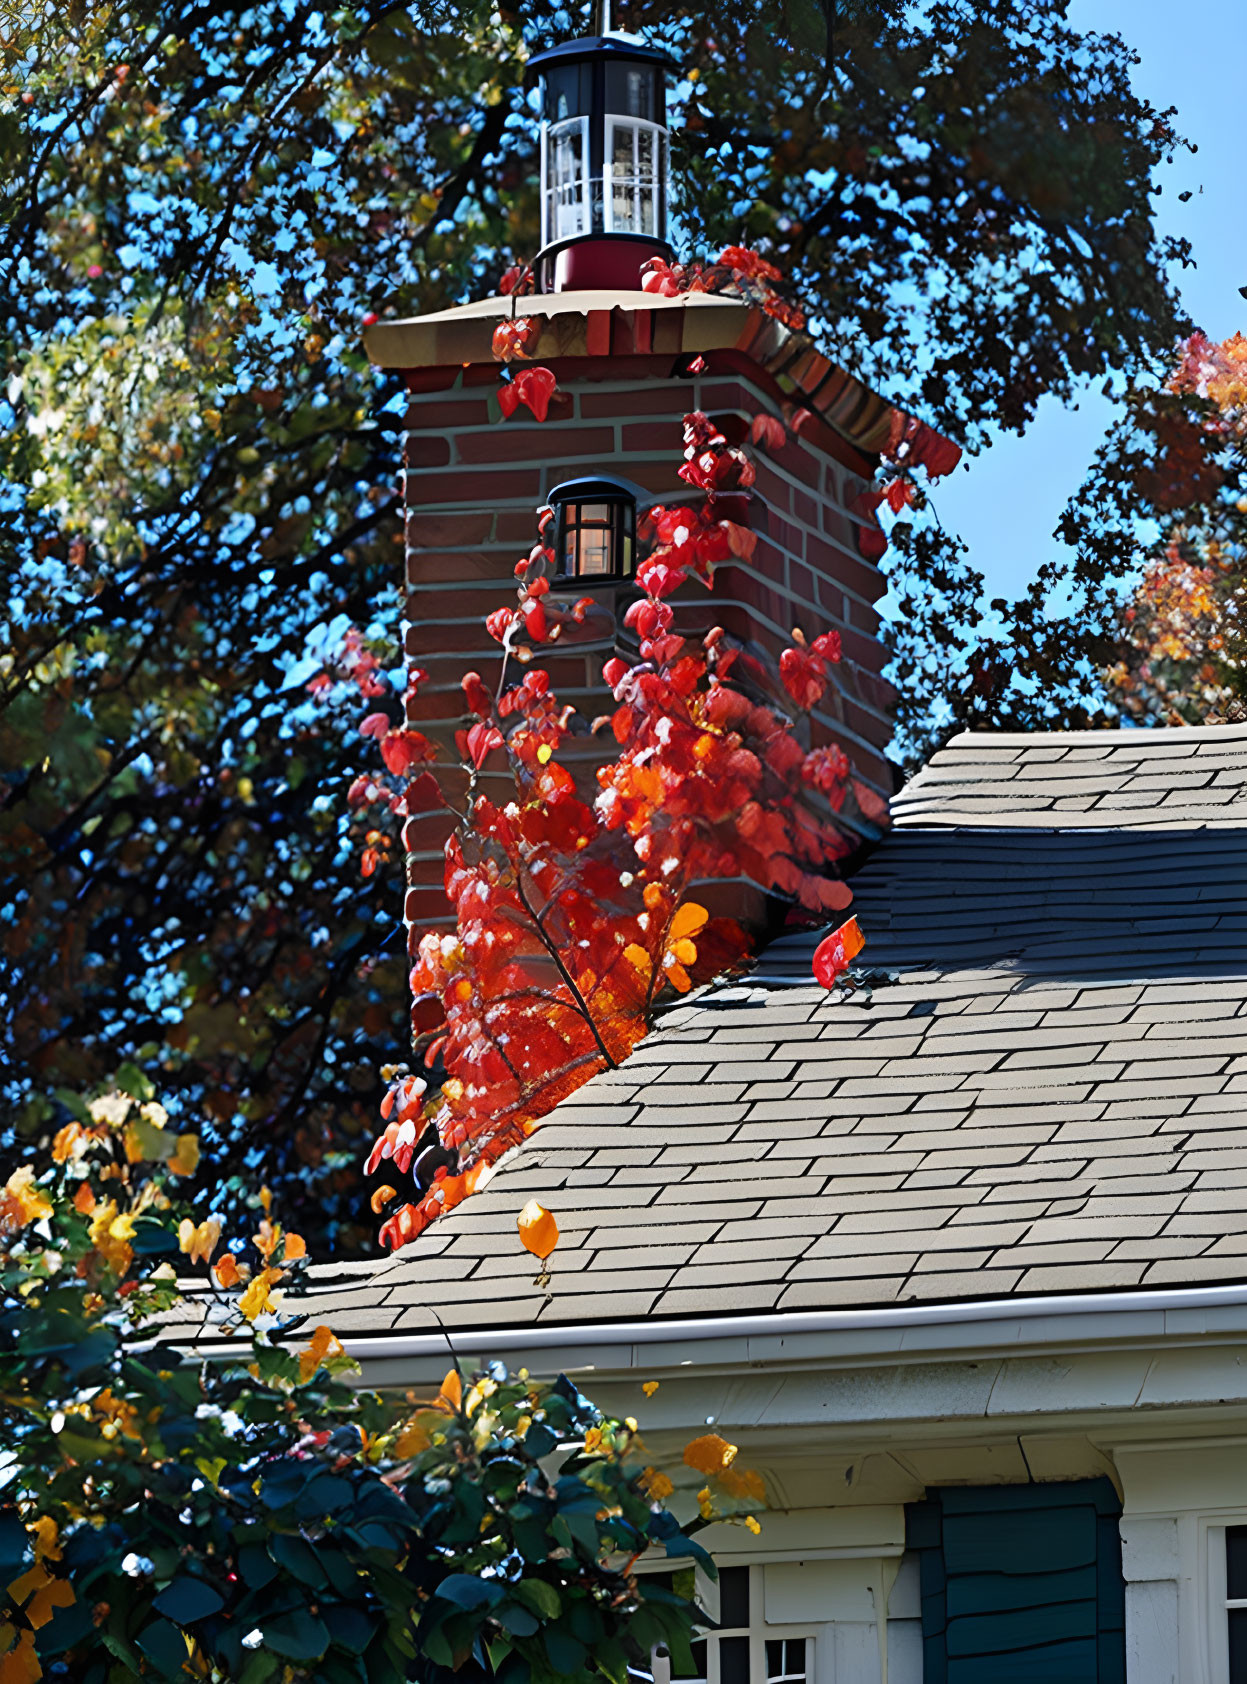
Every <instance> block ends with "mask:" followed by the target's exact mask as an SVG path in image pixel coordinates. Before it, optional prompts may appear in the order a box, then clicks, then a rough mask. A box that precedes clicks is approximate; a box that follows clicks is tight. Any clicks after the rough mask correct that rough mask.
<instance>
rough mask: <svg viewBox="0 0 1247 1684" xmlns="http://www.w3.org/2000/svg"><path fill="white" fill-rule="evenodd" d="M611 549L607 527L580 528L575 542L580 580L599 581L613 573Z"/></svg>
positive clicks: (609, 533)
mask: <svg viewBox="0 0 1247 1684" xmlns="http://www.w3.org/2000/svg"><path fill="white" fill-rule="evenodd" d="M612 548H613V545H612V543H611V529H610V527H609V526H582V527H581V528H580V529H579V532H578V534H577V541H576V563H577V564H576V572H577V574H578V575H579V576H580V577H581V578H582V579H584V578H598V579H601V578H605V577H606V575H607V574H609V573H613V572H614V571H615V569H614V567H613V566H612V561H613V559H614V558H613V557H612V555H611V550H612Z"/></svg>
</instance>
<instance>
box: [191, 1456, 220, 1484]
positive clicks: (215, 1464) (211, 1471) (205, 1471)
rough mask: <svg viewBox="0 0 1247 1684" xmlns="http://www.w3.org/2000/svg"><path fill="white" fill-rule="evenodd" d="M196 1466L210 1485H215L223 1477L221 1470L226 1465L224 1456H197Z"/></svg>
mask: <svg viewBox="0 0 1247 1684" xmlns="http://www.w3.org/2000/svg"><path fill="white" fill-rule="evenodd" d="M195 1466H196V1467H197V1468H198V1469H199V1471H200V1473H201V1474H202V1475H203V1477H204V1478H205V1479H206V1480H207V1482H208V1484H209V1485H215V1484H216V1483H217V1481H218V1480H219V1479H220V1477H221V1470H222V1469H223V1468H224V1466H225V1457H224V1456H196V1458H195Z"/></svg>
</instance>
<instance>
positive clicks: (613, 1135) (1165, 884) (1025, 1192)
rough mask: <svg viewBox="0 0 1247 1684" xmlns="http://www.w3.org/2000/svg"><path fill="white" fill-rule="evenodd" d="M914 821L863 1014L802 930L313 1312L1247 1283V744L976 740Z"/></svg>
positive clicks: (680, 1011) (898, 1299)
mask: <svg viewBox="0 0 1247 1684" xmlns="http://www.w3.org/2000/svg"><path fill="white" fill-rule="evenodd" d="M1071 784H1072V785H1075V786H1077V787H1076V789H1071ZM1071 800H1073V801H1076V802H1079V803H1082V805H1080V806H1077V807H1075V808H1070V807H1069V806H1067V805H1065V803H1068V802H1069V801H1071ZM896 807H897V814H896V816H897V821H898V823H897V828H896V830H895V832H894V833H893V834H892V836H891V837H890V838H889V839H888V840H887V841H886V842H885V844H884V845H883V847H882V848H881V849H880V850H879V851H878V853H877V854H876V855H875V857H874V858H873V860H872V861H871V862H870V863H869V864H868V865H867V867H866V868H865V869H864V870H863V871H862V872H861V874H860V875H859V877H858V879H857V882H856V884H855V888H856V892H857V904H856V911H857V913H858V916H859V918H860V920H861V923H862V926H863V928H864V929H865V931H866V933H867V937H868V947H867V951H866V953H865V954H864V955H863V958H864V959H865V960H867V961H869V963H870V964H871V965H872V966H873V967H875V968H876V970H882V971H885V972H887V973H889V974H890V978H891V979H890V980H888V979H887V978H885V979H883V980H881V981H880V982H879V983H878V984H877V986H875V988H874V991H873V994H872V995H871V997H870V998H867V997H866V995H865V994H864V992H859V993H857V994H855V995H852V996H849V997H847V998H845V997H841V996H836V997H832V996H829V995H827V994H825V993H824V992H823V991H822V990H821V989H819V988H817V987H816V986H813V985H812V984H809V983H808V982H807V981H806V980H805V979H807V978H808V977H809V974H810V970H809V966H810V956H811V953H812V949H813V946H814V941H815V938H814V937H812V936H809V935H800V936H792V937H789V938H786V939H784V940H782V941H779V942H776V943H774V944H773V945H772V946H771V947H769V948H768V949H767V950H766V951H765V952H764V953H763V954H762V956H761V959H760V961H759V964H758V967H757V970H756V973H755V974H754V976H753V977H751V978H750V979H748V980H747V981H746V982H744V983H743V984H742V983H737V984H735V985H730V986H720V987H718V988H716V989H713V990H711V991H709V992H707V993H706V994H704V995H702V996H701V997H700V998H698V999H696V1000H694V1001H691V1002H687V1003H685V1004H683V1005H681V1006H680V1007H679V1008H677V1009H676V1010H674V1011H673V1012H671V1013H670V1014H669V1015H668V1016H667V1017H666V1018H665V1020H664V1022H663V1024H662V1025H661V1027H660V1028H659V1030H658V1031H657V1032H656V1033H655V1034H653V1035H652V1036H651V1037H650V1038H649V1039H648V1040H647V1041H646V1042H645V1043H644V1044H643V1045H642V1046H641V1047H640V1048H639V1049H638V1051H637V1052H636V1053H635V1054H634V1056H633V1057H632V1058H631V1059H630V1060H629V1061H628V1062H627V1064H626V1065H625V1066H624V1067H623V1068H621V1069H619V1070H617V1071H613V1072H610V1073H608V1074H605V1075H602V1076H600V1077H597V1078H595V1080H594V1081H592V1082H591V1083H589V1084H588V1085H587V1086H586V1087H584V1088H583V1089H581V1091H580V1092H579V1093H577V1094H576V1095H575V1096H574V1097H573V1098H572V1099H571V1100H570V1101H569V1102H568V1103H566V1104H564V1105H562V1106H560V1107H559V1108H558V1110H557V1111H555V1112H554V1113H553V1114H552V1115H551V1116H550V1117H549V1118H548V1119H547V1120H546V1121H545V1123H544V1124H543V1125H542V1127H541V1128H540V1130H539V1131H538V1133H537V1134H536V1135H535V1136H534V1137H533V1139H532V1140H531V1141H529V1142H528V1143H527V1144H526V1145H525V1146H524V1147H523V1148H522V1149H521V1150H520V1151H519V1152H518V1153H517V1154H516V1155H515V1157H514V1158H513V1159H511V1160H510V1161H509V1162H507V1163H505V1164H504V1165H503V1166H502V1167H501V1168H500V1169H499V1171H498V1172H497V1173H496V1175H495V1176H494V1178H493V1180H492V1181H491V1182H490V1183H489V1185H488V1186H487V1187H485V1188H484V1189H483V1190H482V1191H480V1192H478V1193H477V1194H475V1195H474V1196H473V1197H472V1198H471V1199H469V1200H468V1201H467V1202H466V1203H465V1204H464V1205H463V1206H461V1207H460V1208H459V1209H458V1210H456V1211H455V1212H453V1213H452V1214H451V1215H450V1216H449V1217H447V1218H443V1219H442V1220H441V1221H440V1222H439V1223H437V1224H436V1225H435V1226H434V1227H433V1228H432V1229H431V1230H430V1231H429V1232H428V1233H427V1234H426V1235H425V1236H423V1237H422V1238H421V1240H419V1241H418V1242H417V1243H416V1244H415V1245H413V1246H411V1247H409V1248H407V1249H406V1250H405V1251H403V1252H401V1253H400V1254H399V1255H398V1256H397V1257H396V1258H395V1259H394V1260H393V1261H391V1262H387V1263H386V1264H384V1265H382V1266H380V1267H378V1268H377V1269H376V1270H375V1271H374V1272H373V1273H371V1274H369V1275H367V1276H366V1277H365V1278H364V1279H359V1278H356V1279H355V1280H354V1281H353V1282H352V1283H350V1284H346V1283H341V1284H338V1285H336V1286H335V1285H334V1284H333V1283H332V1281H331V1280H330V1279H327V1280H326V1283H325V1284H326V1288H327V1289H328V1295H327V1296H326V1298H325V1300H324V1302H323V1303H318V1305H317V1306H315V1308H316V1309H317V1312H318V1313H321V1312H323V1313H325V1314H327V1315H332V1318H333V1325H334V1328H335V1331H339V1332H342V1333H346V1332H355V1333H359V1332H363V1331H381V1330H383V1329H384V1330H388V1329H391V1328H393V1329H396V1330H399V1331H415V1330H419V1329H424V1328H430V1327H433V1326H435V1325H436V1323H435V1320H434V1313H436V1316H437V1317H439V1318H440V1319H441V1321H442V1322H443V1323H444V1324H445V1325H446V1326H447V1327H449V1328H460V1329H463V1328H470V1327H474V1326H479V1327H485V1326H492V1327H504V1326H512V1327H513V1326H516V1325H524V1324H527V1323H529V1322H536V1323H537V1324H539V1325H546V1324H551V1323H568V1324H570V1323H585V1322H594V1323H600V1322H606V1321H611V1320H615V1319H636V1318H638V1317H677V1316H678V1317H686V1316H690V1315H714V1314H717V1313H725V1312H734V1313H737V1314H739V1313H748V1312H751V1311H754V1312H769V1311H773V1310H780V1311H783V1310H789V1309H802V1310H805V1309H812V1308H828V1309H830V1308H838V1307H844V1306H863V1307H865V1306H870V1305H877V1304H890V1303H904V1302H912V1301H940V1300H956V1299H962V1298H976V1299H983V1298H991V1297H995V1296H1002V1295H1009V1294H1015V1293H1020V1294H1026V1295H1033V1294H1036V1293H1046V1292H1054V1293H1055V1292H1062V1293H1064V1292H1068V1291H1086V1290H1101V1291H1103V1290H1120V1289H1123V1288H1131V1287H1152V1286H1161V1285H1171V1284H1173V1283H1183V1284H1195V1283H1203V1282H1212V1281H1232V1280H1240V1279H1244V1278H1247V1121H1244V1118H1243V1107H1244V1104H1245V1102H1247V942H1245V940H1244V937H1245V936H1247V825H1245V824H1244V820H1245V819H1247V728H1242V727H1222V728H1215V729H1214V728H1207V729H1203V730H1172V731H1157V732H1155V733H1151V734H1145V733H1142V732H1106V733H1095V734H1091V733H1086V734H1073V735H1070V734H1062V735H1052V736H1033V737H1007V736H1006V737H995V738H988V737H982V736H964V737H959V738H957V739H955V740H954V742H953V743H952V744H951V745H950V746H949V747H948V748H947V749H946V750H944V751H943V752H942V753H941V754H939V755H937V756H936V757H935V759H934V760H933V762H932V764H931V765H930V766H929V767H928V768H927V769H926V770H925V771H924V772H923V773H922V774H921V775H920V776H919V777H918V778H917V779H916V780H915V781H914V782H913V783H912V784H911V785H910V786H909V788H908V789H907V790H906V791H905V793H904V796H903V797H902V798H901V799H899V800H898V802H897V804H896ZM1041 826H1046V828H1041ZM1058 827H1059V828H1058ZM1196 827H1198V828H1196ZM533 1197H536V1198H538V1199H540V1200H541V1202H542V1203H543V1204H545V1205H547V1206H548V1207H549V1209H551V1210H552V1211H553V1212H554V1213H555V1215H556V1217H557V1220H558V1223H559V1226H560V1228H561V1230H562V1238H561V1241H560V1243H559V1247H558V1250H557V1252H556V1253H555V1257H554V1259H553V1269H554V1273H553V1283H552V1287H551V1289H550V1291H549V1292H548V1293H547V1292H546V1291H543V1290H542V1289H540V1288H538V1287H536V1286H535V1285H534V1284H533V1274H534V1269H533V1266H532V1263H531V1260H530V1259H529V1258H528V1257H527V1255H526V1254H525V1253H523V1252H522V1251H521V1250H520V1247H519V1243H518V1239H517V1235H516V1226H515V1224H516V1216H517V1213H518V1211H519V1209H520V1207H521V1205H522V1204H523V1203H524V1201H525V1200H527V1199H529V1198H533ZM365 1282H366V1284H365Z"/></svg>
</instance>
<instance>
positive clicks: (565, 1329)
mask: <svg viewBox="0 0 1247 1684" xmlns="http://www.w3.org/2000/svg"><path fill="white" fill-rule="evenodd" d="M304 1302H305V1303H306V1304H307V1306H308V1308H307V1315H308V1317H309V1318H311V1317H314V1316H315V1313H316V1311H315V1296H314V1295H312V1296H311V1297H310V1298H309V1299H307V1300H305V1301H304ZM1218 1310H1221V1311H1235V1310H1238V1311H1242V1312H1244V1313H1243V1315H1242V1317H1241V1318H1239V1317H1234V1316H1230V1317H1227V1318H1226V1325H1225V1329H1224V1331H1226V1332H1233V1331H1237V1330H1238V1327H1239V1324H1240V1321H1241V1328H1242V1331H1244V1332H1247V1283H1244V1282H1237V1283H1234V1284H1232V1285H1229V1286H1199V1287H1166V1288H1164V1289H1158V1290H1155V1291H1146V1290H1138V1291H1133V1292H1129V1291H1128V1292H1092V1293H1081V1294H1074V1293H1069V1294H1066V1295H1063V1296H1051V1297H1034V1298H1014V1299H1000V1298H993V1299H984V1300H970V1301H968V1302H966V1303H952V1304H912V1305H900V1306H896V1305H884V1306H881V1307H879V1308H877V1309H866V1310H802V1311H794V1312H791V1313H788V1314H783V1313H779V1312H776V1313H772V1314H762V1315H735V1316H698V1317H691V1318H689V1319H687V1320H681V1321H674V1320H673V1321H663V1320H660V1319H657V1318H651V1319H648V1320H645V1321H625V1322H609V1323H600V1322H599V1323H594V1322H578V1323H571V1324H568V1325H566V1326H555V1325H553V1324H548V1325H546V1326H532V1327H504V1328H488V1327H480V1328H452V1329H449V1330H448V1331H446V1332H441V1331H436V1332H425V1333H388V1334H377V1335H362V1336H359V1337H352V1336H351V1335H350V1334H349V1333H348V1334H346V1335H344V1336H343V1340H342V1342H343V1344H344V1345H345V1347H346V1349H347V1350H348V1351H349V1352H350V1353H351V1355H352V1356H355V1357H360V1358H386V1357H421V1356H434V1355H440V1354H444V1353H445V1351H446V1349H447V1346H448V1345H449V1344H450V1343H451V1342H452V1341H453V1343H454V1344H455V1345H457V1346H458V1347H460V1348H461V1349H470V1350H472V1351H488V1352H490V1353H491V1354H492V1353H499V1354H501V1353H502V1352H504V1351H512V1350H530V1351H531V1350H547V1349H550V1348H551V1347H566V1346H569V1345H582V1346H599V1347H600V1346H619V1345H638V1346H652V1345H675V1344H687V1343H692V1342H696V1341H709V1340H727V1339H749V1340H766V1341H768V1342H770V1341H774V1340H783V1339H785V1338H789V1337H796V1336H799V1335H818V1334H847V1335H852V1334H855V1333H857V1334H872V1333H873V1334H884V1335H893V1336H894V1337H895V1336H899V1338H896V1339H895V1343H894V1344H893V1347H892V1348H893V1349H897V1350H899V1349H902V1348H903V1349H905V1350H906V1351H907V1352H909V1353H911V1354H913V1353H916V1351H917V1350H919V1349H921V1348H922V1347H923V1346H925V1345H927V1344H928V1343H930V1344H933V1345H938V1347H939V1348H940V1349H941V1350H943V1351H945V1352H947V1351H948V1350H949V1349H950V1348H951V1347H952V1341H950V1339H949V1337H948V1334H949V1333H950V1332H951V1331H952V1330H954V1329H958V1328H964V1330H965V1335H966V1343H976V1344H982V1343H983V1342H984V1340H985V1339H986V1341H987V1342H989V1343H992V1344H994V1345H997V1346H1001V1345H1004V1344H1007V1345H1009V1346H1018V1345H1024V1344H1027V1343H1029V1342H1031V1341H1035V1342H1038V1343H1043V1344H1048V1343H1052V1342H1053V1341H1054V1340H1063V1341H1065V1342H1068V1340H1069V1339H1070V1338H1074V1339H1077V1338H1078V1337H1079V1336H1080V1330H1079V1328H1078V1325H1077V1324H1078V1320H1079V1318H1080V1317H1081V1318H1088V1317H1093V1316H1099V1317H1109V1318H1112V1319H1113V1320H1115V1321H1116V1322H1117V1323H1118V1326H1117V1327H1116V1328H1115V1329H1114V1330H1113V1336H1115V1337H1118V1338H1120V1337H1123V1336H1125V1337H1131V1336H1133V1337H1146V1336H1148V1335H1149V1334H1150V1335H1151V1336H1153V1337H1154V1336H1155V1335H1156V1334H1181V1333H1187V1334H1194V1333H1203V1332H1205V1331H1209V1330H1206V1329H1205V1328H1203V1327H1194V1326H1189V1327H1183V1326H1182V1325H1181V1324H1180V1322H1177V1321H1171V1320H1170V1319H1169V1318H1171V1317H1186V1316H1190V1315H1191V1314H1192V1313H1194V1314H1196V1315H1198V1314H1199V1313H1201V1312H1208V1311H1218ZM1136 1318H1138V1319H1148V1320H1151V1321H1152V1326H1151V1327H1150V1328H1146V1329H1130V1328H1129V1326H1128V1325H1126V1324H1128V1323H1129V1322H1130V1321H1131V1320H1134V1319H1136ZM1158 1318H1159V1319H1158ZM330 1320H331V1321H332V1316H331V1317H330ZM1054 1320H1055V1321H1057V1322H1059V1323H1060V1324H1061V1329H1060V1331H1058V1329H1057V1328H1056V1327H1053V1326H1052V1325H1051V1323H1052V1322H1053V1321H1054ZM993 1323H995V1324H1013V1326H1012V1329H1011V1330H1010V1332H1009V1334H1008V1337H1007V1339H1003V1340H1002V1339H1001V1337H1000V1335H1001V1333H1002V1332H1003V1331H1004V1329H1003V1328H1001V1327H997V1328H996V1330H995V1337H994V1338H993V1329H992V1324H993ZM1045 1323H1046V1324H1049V1325H1047V1326H1044V1325H1043V1324H1045ZM1027 1324H1031V1325H1030V1326H1029V1327H1028V1325H1027ZM928 1328H929V1329H931V1330H933V1331H935V1330H941V1331H942V1334H943V1336H942V1337H939V1338H937V1339H936V1340H933V1341H930V1342H928V1341H927V1340H924V1339H923V1338H922V1336H921V1332H920V1330H922V1329H928ZM972 1330H978V1335H979V1336H978V1338H977V1339H973V1338H971V1332H972ZM1099 1331H1100V1336H1101V1337H1102V1336H1103V1334H1104V1331H1105V1330H1104V1329H1101V1330H1099ZM907 1334H909V1335H911V1336H910V1337H905V1336H906V1335H907ZM1087 1336H1092V1337H1094V1336H1095V1334H1094V1333H1088V1334H1087ZM848 1342H850V1341H846V1343H848ZM235 1348H236V1346H235V1345H234V1344H233V1342H231V1341H221V1342H220V1343H219V1344H218V1343H215V1342H214V1343H212V1344H208V1343H206V1342H203V1341H200V1340H196V1341H195V1350H196V1352H197V1354H199V1355H202V1356H205V1357H210V1356H228V1355H230V1354H231V1353H232V1351H233V1350H234V1349H235ZM871 1348H872V1349H873V1350H874V1351H875V1352H876V1353H877V1354H878V1355H880V1356H883V1355H885V1354H886V1349H885V1347H884V1346H882V1345H881V1344H879V1343H873V1342H872V1347H871ZM759 1354H760V1353H759ZM777 1354H778V1353H777Z"/></svg>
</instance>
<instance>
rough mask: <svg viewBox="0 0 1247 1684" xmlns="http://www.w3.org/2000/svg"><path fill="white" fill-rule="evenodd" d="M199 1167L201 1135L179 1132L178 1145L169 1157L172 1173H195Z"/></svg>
mask: <svg viewBox="0 0 1247 1684" xmlns="http://www.w3.org/2000/svg"><path fill="white" fill-rule="evenodd" d="M198 1168H199V1136H198V1135H197V1134H179V1135H178V1143H177V1147H176V1149H175V1150H174V1153H173V1155H172V1157H171V1158H170V1159H169V1172H170V1174H171V1175H194V1173H195V1171H196V1170H197V1169H198Z"/></svg>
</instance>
